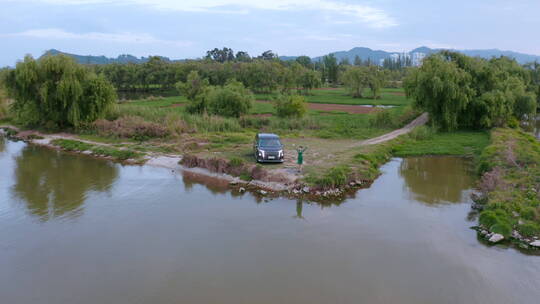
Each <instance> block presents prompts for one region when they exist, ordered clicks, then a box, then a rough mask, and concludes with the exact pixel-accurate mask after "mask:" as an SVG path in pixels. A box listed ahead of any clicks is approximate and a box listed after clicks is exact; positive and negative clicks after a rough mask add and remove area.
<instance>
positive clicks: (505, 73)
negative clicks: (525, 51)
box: [405, 52, 536, 131]
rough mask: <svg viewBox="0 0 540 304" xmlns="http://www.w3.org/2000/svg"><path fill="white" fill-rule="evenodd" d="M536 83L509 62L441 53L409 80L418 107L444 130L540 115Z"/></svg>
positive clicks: (409, 90) (408, 89)
mask: <svg viewBox="0 0 540 304" xmlns="http://www.w3.org/2000/svg"><path fill="white" fill-rule="evenodd" d="M528 87H529V88H530V87H531V78H530V77H529V74H528V73H527V71H526V70H525V68H524V67H522V66H520V65H519V64H517V63H516V62H515V61H513V60H510V59H508V58H504V57H502V58H494V59H491V60H489V61H488V60H485V59H480V58H471V57H467V56H465V55H462V54H459V53H453V52H442V53H439V54H434V55H431V56H429V57H428V58H426V59H424V61H423V64H422V67H420V68H418V69H415V70H413V71H412V72H411V73H409V75H408V76H407V78H406V79H405V90H406V92H407V95H408V96H409V97H412V98H414V99H415V105H416V107H418V108H419V109H421V110H423V111H427V112H428V113H429V114H430V118H431V121H432V122H433V123H434V124H435V125H437V126H438V127H439V128H441V129H442V130H445V131H448V130H456V129H458V128H475V129H482V128H491V127H497V126H505V125H507V124H508V122H509V120H511V119H512V117H517V118H518V119H522V118H524V117H525V116H530V115H531V114H533V113H534V112H535V109H536V96H535V93H534V92H533V91H530V90H528Z"/></svg>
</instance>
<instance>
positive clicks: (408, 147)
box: [393, 126, 489, 157]
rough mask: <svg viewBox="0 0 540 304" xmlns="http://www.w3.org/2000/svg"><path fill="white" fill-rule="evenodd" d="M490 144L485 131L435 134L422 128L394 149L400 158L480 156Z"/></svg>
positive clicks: (417, 129) (394, 152)
mask: <svg viewBox="0 0 540 304" xmlns="http://www.w3.org/2000/svg"><path fill="white" fill-rule="evenodd" d="M488 144H489V133H488V132H484V131H456V132H435V131H433V129H431V128H429V127H426V126H422V127H418V128H416V129H415V130H414V131H412V132H411V133H410V134H409V135H408V139H407V140H404V141H403V142H402V143H399V144H397V145H396V146H395V147H394V151H393V154H394V155H395V156H399V157H405V156H420V155H459V156H478V155H479V154H480V153H481V152H482V150H483V149H484V148H485V147H486V146H487V145H488Z"/></svg>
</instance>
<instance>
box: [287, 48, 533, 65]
mask: <svg viewBox="0 0 540 304" xmlns="http://www.w3.org/2000/svg"><path fill="white" fill-rule="evenodd" d="M441 50H443V49H431V48H428V47H425V46H423V47H419V48H416V49H414V50H412V51H410V52H404V53H399V52H386V51H381V50H372V49H370V48H365V47H355V48H353V49H350V50H348V51H339V52H333V53H330V54H334V56H336V58H337V59H338V61H341V60H343V59H345V58H347V59H348V60H349V62H351V63H352V62H354V59H355V57H356V56H358V57H360V59H362V60H364V61H365V60H367V59H371V61H373V62H376V63H380V62H381V61H383V60H384V59H386V58H396V56H400V55H401V56H410V57H411V58H413V62H414V61H415V58H416V59H417V61H416V62H419V61H420V60H421V58H423V57H424V56H427V55H429V54H433V53H436V52H439V51H441ZM453 51H456V52H460V53H463V54H465V55H467V56H472V57H481V58H485V59H490V58H492V57H500V56H507V57H510V58H514V59H516V61H517V62H519V63H521V64H525V63H528V62H533V61H540V56H537V55H530V54H523V53H518V52H513V51H501V50H498V49H488V50H453ZM322 57H323V56H319V57H314V58H312V60H313V61H319V60H322ZM280 58H281V59H282V60H294V59H296V57H295V56H282V57H280Z"/></svg>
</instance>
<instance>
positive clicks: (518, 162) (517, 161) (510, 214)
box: [477, 129, 540, 237]
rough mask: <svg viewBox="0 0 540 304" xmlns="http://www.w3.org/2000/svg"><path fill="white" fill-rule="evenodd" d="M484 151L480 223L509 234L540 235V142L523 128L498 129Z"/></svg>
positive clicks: (481, 170) (480, 165) (492, 133)
mask: <svg viewBox="0 0 540 304" xmlns="http://www.w3.org/2000/svg"><path fill="white" fill-rule="evenodd" d="M491 139H492V141H491V144H490V145H489V146H488V147H487V148H486V149H485V150H484V151H483V152H482V154H481V156H480V159H479V165H478V168H479V171H480V173H482V178H481V180H480V183H479V190H480V191H481V192H482V196H481V197H480V198H478V199H477V203H479V204H480V205H481V206H482V207H483V209H484V210H483V211H482V212H481V214H480V217H479V222H480V225H481V226H483V227H484V228H485V229H487V230H489V231H491V232H495V233H500V234H502V235H504V236H509V235H510V233H511V232H512V230H514V229H515V230H517V231H518V232H519V233H520V234H521V235H522V236H525V237H533V236H537V237H538V236H540V143H539V142H538V140H537V139H536V138H535V137H534V136H532V135H530V134H527V133H525V132H523V131H520V130H515V129H495V130H493V131H492V132H491Z"/></svg>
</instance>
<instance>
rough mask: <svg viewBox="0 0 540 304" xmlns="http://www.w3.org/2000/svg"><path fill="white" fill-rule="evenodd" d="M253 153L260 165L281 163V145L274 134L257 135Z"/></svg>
mask: <svg viewBox="0 0 540 304" xmlns="http://www.w3.org/2000/svg"><path fill="white" fill-rule="evenodd" d="M253 153H254V156H255V159H256V160H257V162H260V163H265V162H267V163H282V162H283V144H282V143H281V141H280V140H279V136H277V135H276V134H271V133H259V134H257V135H256V136H255V142H254V143H253Z"/></svg>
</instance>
